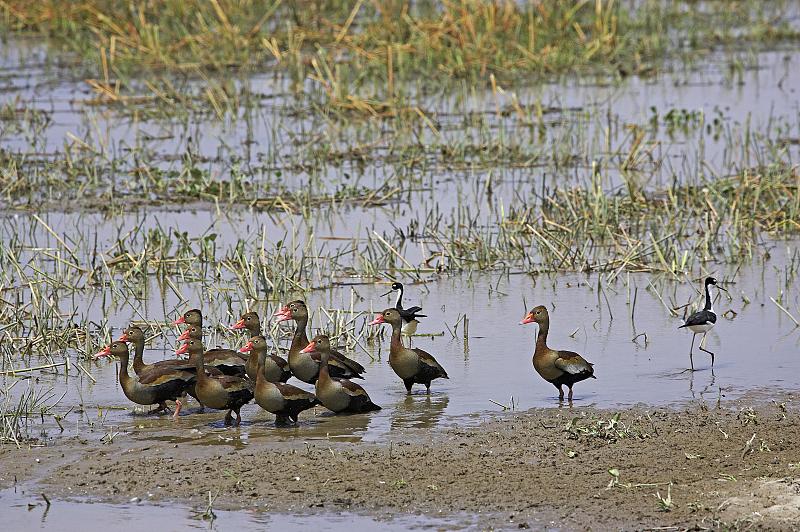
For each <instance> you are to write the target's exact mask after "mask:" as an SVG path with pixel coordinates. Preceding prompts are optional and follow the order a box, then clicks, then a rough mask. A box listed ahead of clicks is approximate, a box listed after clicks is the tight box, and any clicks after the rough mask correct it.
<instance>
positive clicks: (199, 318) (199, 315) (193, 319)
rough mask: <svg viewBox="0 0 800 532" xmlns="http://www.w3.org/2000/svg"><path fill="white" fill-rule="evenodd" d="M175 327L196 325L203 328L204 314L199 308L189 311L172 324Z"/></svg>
mask: <svg viewBox="0 0 800 532" xmlns="http://www.w3.org/2000/svg"><path fill="white" fill-rule="evenodd" d="M172 324H173V325H184V324H185V325H195V326H197V327H200V328H202V327H203V312H202V311H201V310H200V309H199V308H193V309H189V310H187V311H186V312H184V313H183V315H182V316H180V317H178V319H176V320H175V321H173V322H172Z"/></svg>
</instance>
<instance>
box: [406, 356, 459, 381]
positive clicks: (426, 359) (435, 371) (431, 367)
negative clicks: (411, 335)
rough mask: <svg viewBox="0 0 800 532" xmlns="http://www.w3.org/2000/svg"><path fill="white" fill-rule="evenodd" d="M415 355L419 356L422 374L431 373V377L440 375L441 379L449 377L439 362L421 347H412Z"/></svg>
mask: <svg viewBox="0 0 800 532" xmlns="http://www.w3.org/2000/svg"><path fill="white" fill-rule="evenodd" d="M412 351H414V352H415V353H416V354H417V356H418V357H419V362H420V365H421V366H422V367H421V368H420V370H421V372H422V373H424V374H426V375H427V374H431V377H432V378H434V379H435V378H436V377H442V378H443V379H449V378H450V377H448V376H447V372H446V371H445V369H444V368H443V367H442V365H441V364H439V362H438V361H437V360H436V359H435V358H433V355H432V354H430V353H428V352H427V351H423V350H422V349H417V348H414V349H412Z"/></svg>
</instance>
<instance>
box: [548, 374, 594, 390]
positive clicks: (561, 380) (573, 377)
mask: <svg viewBox="0 0 800 532" xmlns="http://www.w3.org/2000/svg"><path fill="white" fill-rule="evenodd" d="M591 377H592V374H591V373H589V372H588V371H583V372H581V373H567V372H566V371H565V372H564V373H562V374H561V376H560V377H558V378H556V379H553V380H551V381H550V382H551V383H553V384H554V385H555V386H557V387H558V386H564V385H567V386H572V385H573V384H575V383H576V382H580V381H583V380H586V379H588V378H591Z"/></svg>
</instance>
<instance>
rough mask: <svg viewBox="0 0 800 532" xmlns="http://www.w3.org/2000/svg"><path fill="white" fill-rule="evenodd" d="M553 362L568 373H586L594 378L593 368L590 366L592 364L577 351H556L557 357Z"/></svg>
mask: <svg viewBox="0 0 800 532" xmlns="http://www.w3.org/2000/svg"><path fill="white" fill-rule="evenodd" d="M554 364H555V366H556V367H557V368H558V369H560V370H561V371H563V372H565V373H569V374H570V375H588V376H590V377H592V378H595V376H594V368H593V367H592V366H594V364H592V363H591V362H587V361H586V360H585V359H584V358H583V357H582V356H580V355H579V354H578V353H574V352H572V351H558V358H557V359H556V360H555V362H554Z"/></svg>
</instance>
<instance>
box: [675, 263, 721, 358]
mask: <svg viewBox="0 0 800 532" xmlns="http://www.w3.org/2000/svg"><path fill="white" fill-rule="evenodd" d="M712 285H713V286H717V280H716V279H714V278H713V277H707V278H706V280H705V289H706V304H705V306H704V307H703V310H699V311H697V312H695V313H694V314H692V315H691V316H689V317H688V318H686V322H685V323H684V324H683V325H681V326H680V327H678V328H679V329H683V328H684V327H686V328H687V329H689V330H690V331H692V346H691V347H690V348H689V364H690V366H691V370H692V371H694V359H693V356H694V353H693V350H694V340H695V338H696V337H697V335H698V334H700V333H703V338H701V339H700V351H705V352H706V353H708V354H709V355H711V366H712V367H713V366H714V353H712V352H711V351H709V350H708V349H704V348H703V342H705V340H706V334H708V331H710V330H711V329H712V328H713V327H714V325H715V324H716V323H717V314H716V312H714V305H713V303H712V302H711V292H710V291H709V289H708V287H709V286H712ZM717 288H719V289H720V290H725V289H724V288H722V287H721V286H717Z"/></svg>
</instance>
